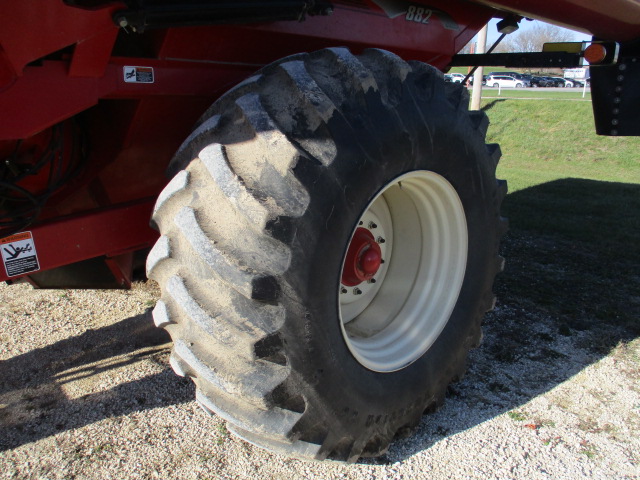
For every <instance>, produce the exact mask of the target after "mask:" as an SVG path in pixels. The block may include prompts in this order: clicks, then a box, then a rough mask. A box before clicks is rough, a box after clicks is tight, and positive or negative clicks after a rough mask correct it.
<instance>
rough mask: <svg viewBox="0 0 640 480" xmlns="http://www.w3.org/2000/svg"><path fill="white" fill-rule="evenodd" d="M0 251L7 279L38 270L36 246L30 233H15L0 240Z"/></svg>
mask: <svg viewBox="0 0 640 480" xmlns="http://www.w3.org/2000/svg"><path fill="white" fill-rule="evenodd" d="M0 251H1V252H2V261H3V262H4V268H5V270H6V271H7V276H9V277H15V276H17V275H23V274H25V273H29V272H35V271H37V270H40V264H39V263H38V255H37V253H36V244H35V243H34V241H33V236H32V235H31V232H22V233H16V234H15V235H11V236H10V237H6V238H2V239H0Z"/></svg>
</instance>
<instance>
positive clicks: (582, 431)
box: [0, 282, 640, 480]
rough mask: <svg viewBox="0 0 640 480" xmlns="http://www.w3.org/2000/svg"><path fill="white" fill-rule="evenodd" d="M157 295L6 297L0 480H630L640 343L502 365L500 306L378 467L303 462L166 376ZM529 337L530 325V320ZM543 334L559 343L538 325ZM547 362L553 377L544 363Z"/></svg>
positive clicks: (137, 291) (637, 447) (13, 293)
mask: <svg viewBox="0 0 640 480" xmlns="http://www.w3.org/2000/svg"><path fill="white" fill-rule="evenodd" d="M157 296H158V291H157V286H156V285H155V284H153V283H151V282H149V283H147V284H143V283H136V284H134V287H133V289H132V290H131V291H129V292H121V291H59V290H54V291H46V290H33V289H31V287H29V286H26V285H17V286H11V287H9V286H6V285H1V286H0V299H1V302H0V336H1V337H0V339H1V344H0V425H2V433H1V434H0V468H1V472H2V474H1V475H0V476H1V477H2V478H8V479H47V480H54V479H65V480H66V479H91V480H100V479H109V480H112V479H127V480H136V479H178V480H182V479H184V480H187V479H260V480H264V479H279V480H285V479H300V478H311V479H316V478H317V479H335V480H350V479H357V480H365V479H372V480H374V479H375V480H380V479H393V480H396V479H406V480H409V479H429V480H439V479H460V480H461V479H501V480H507V479H514V480H516V479H517V480H520V479H529V480H535V479H541V480H542V479H545V480H547V479H553V480H561V479H570V480H574V479H581V478H584V479H616V480H618V479H627V480H631V479H638V478H640V467H639V462H640V453H639V452H640V387H639V385H638V383H639V382H638V380H639V378H640V360H639V359H640V341H639V340H638V339H636V340H634V341H632V342H630V343H627V344H626V345H621V346H620V347H619V348H616V349H614V350H613V351H612V353H610V354H609V355H608V356H605V357H598V356H596V355H594V354H592V353H589V352H588V351H586V350H583V349H581V348H578V347H577V346H576V345H577V343H578V342H579V340H580V336H579V335H576V336H573V337H562V336H557V338H553V339H552V340H549V341H548V343H547V344H545V345H544V347H545V348H548V349H549V351H553V352H556V354H557V356H558V358H555V359H553V360H552V361H551V360H549V359H547V358H543V359H540V358H538V357H537V356H536V355H537V353H536V351H528V352H527V351H525V352H516V356H515V359H512V360H510V361H504V362H496V361H495V359H494V358H493V357H491V356H490V355H488V351H489V350H490V349H491V348H492V346H495V345H499V344H498V343H497V342H500V338H497V337H498V336H499V335H498V334H497V333H496V331H495V328H496V326H497V325H498V324H499V322H505V321H509V320H510V319H515V318H519V317H521V316H523V315H524V312H520V311H516V310H512V309H510V308H509V307H508V306H505V305H502V306H499V307H498V309H497V310H496V312H494V313H493V314H492V315H491V316H490V317H489V318H488V320H487V324H486V325H485V344H484V346H482V347H480V348H479V349H477V350H475V351H473V352H472V354H471V359H470V370H469V372H468V374H467V376H466V377H465V379H464V380H462V381H461V382H460V383H458V384H456V385H454V386H453V388H452V390H451V392H450V395H449V398H448V399H447V401H446V402H445V406H444V407H443V408H442V409H441V410H440V411H438V412H436V413H435V414H432V415H430V416H427V417H425V419H424V420H423V422H422V424H421V425H420V427H419V429H418V431H417V432H416V433H415V435H414V436H413V437H411V438H409V439H406V440H401V441H397V442H395V443H394V444H393V445H392V446H391V448H390V450H389V452H388V454H387V455H386V456H385V457H383V458H382V459H375V460H365V461H361V462H360V463H358V464H353V465H346V464H341V463H335V462H322V463H314V462H302V461H299V460H292V459H288V458H284V457H281V456H279V455H275V454H271V453H268V452H265V451H263V450H260V449H258V448H256V447H254V446H252V445H249V444H247V443H244V442H243V441H241V440H239V439H237V438H235V437H233V436H231V435H230V434H229V433H228V432H227V430H226V428H225V426H224V422H222V421H221V420H220V419H219V418H216V417H210V416H208V415H207V414H205V413H204V412H203V411H202V409H201V408H199V407H198V406H197V404H196V403H195V401H194V400H193V399H194V396H195V392H194V387H193V385H192V384H191V382H190V381H189V380H185V379H182V378H179V377H177V376H176V375H175V374H174V373H173V372H172V371H171V370H170V368H169V364H168V361H169V352H170V344H168V343H166V338H165V337H163V336H162V335H163V334H162V333H161V331H160V330H156V329H155V328H154V327H153V320H152V318H151V314H150V311H151V308H152V306H153V305H154V303H155V300H156V298H157ZM527 320H528V321H534V319H527ZM535 321H536V322H539V325H538V331H540V332H552V329H551V327H550V323H549V322H550V321H551V320H550V319H548V318H537V319H535ZM545 362H546V363H545Z"/></svg>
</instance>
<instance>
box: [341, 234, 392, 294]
mask: <svg viewBox="0 0 640 480" xmlns="http://www.w3.org/2000/svg"><path fill="white" fill-rule="evenodd" d="M381 263H382V251H381V250H380V246H379V245H378V243H377V242H376V239H375V238H374V237H373V234H372V233H371V232H370V231H369V230H367V229H366V228H362V227H359V228H358V229H357V230H356V233H354V234H353V238H352V239H351V243H350V244H349V249H348V250H347V257H346V258H345V261H344V269H343V270H342V284H343V285H346V286H347V287H355V286H356V285H360V284H361V283H362V282H364V281H366V280H370V279H372V278H373V277H374V275H375V274H376V273H377V272H378V269H379V268H380V264H381Z"/></svg>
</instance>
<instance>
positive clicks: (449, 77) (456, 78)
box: [444, 73, 466, 83]
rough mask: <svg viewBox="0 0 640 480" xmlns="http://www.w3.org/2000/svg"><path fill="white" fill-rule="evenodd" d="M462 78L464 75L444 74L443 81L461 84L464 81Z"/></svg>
mask: <svg viewBox="0 0 640 480" xmlns="http://www.w3.org/2000/svg"><path fill="white" fill-rule="evenodd" d="M464 77H466V75H463V74H461V73H445V74H444V81H445V82H451V83H462V82H463V81H464Z"/></svg>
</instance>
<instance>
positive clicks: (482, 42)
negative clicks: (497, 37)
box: [471, 25, 487, 110]
mask: <svg viewBox="0 0 640 480" xmlns="http://www.w3.org/2000/svg"><path fill="white" fill-rule="evenodd" d="M486 51H487V25H485V26H484V27H482V30H480V33H478V47H477V48H476V53H484V52H486ZM483 75H484V68H483V67H478V69H477V70H476V71H475V73H474V74H473V92H472V94H471V110H480V100H481V99H482V77H483Z"/></svg>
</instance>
